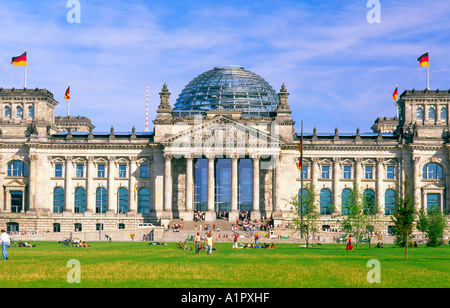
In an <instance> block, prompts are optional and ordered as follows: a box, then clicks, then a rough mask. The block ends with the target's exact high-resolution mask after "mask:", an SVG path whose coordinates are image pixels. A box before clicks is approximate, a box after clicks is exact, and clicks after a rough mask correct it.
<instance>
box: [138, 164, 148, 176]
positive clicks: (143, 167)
mask: <svg viewBox="0 0 450 308" xmlns="http://www.w3.org/2000/svg"><path fill="white" fill-rule="evenodd" d="M139 173H140V174H139V176H140V177H141V178H148V165H141V166H140V167H139Z"/></svg>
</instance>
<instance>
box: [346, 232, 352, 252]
mask: <svg viewBox="0 0 450 308" xmlns="http://www.w3.org/2000/svg"><path fill="white" fill-rule="evenodd" d="M349 250H351V251H353V244H352V236H351V235H350V236H349V237H348V240H347V251H349Z"/></svg>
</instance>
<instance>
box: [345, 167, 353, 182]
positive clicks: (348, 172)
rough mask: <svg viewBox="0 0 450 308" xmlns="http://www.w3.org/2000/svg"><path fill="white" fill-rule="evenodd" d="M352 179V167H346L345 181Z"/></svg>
mask: <svg viewBox="0 0 450 308" xmlns="http://www.w3.org/2000/svg"><path fill="white" fill-rule="evenodd" d="M351 178H352V166H344V179H351Z"/></svg>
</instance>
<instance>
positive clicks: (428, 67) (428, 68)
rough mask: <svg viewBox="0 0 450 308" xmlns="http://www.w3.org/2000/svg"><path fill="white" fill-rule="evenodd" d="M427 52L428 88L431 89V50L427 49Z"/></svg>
mask: <svg viewBox="0 0 450 308" xmlns="http://www.w3.org/2000/svg"><path fill="white" fill-rule="evenodd" d="M427 53H428V66H427V89H428V90H430V54H429V50H427Z"/></svg>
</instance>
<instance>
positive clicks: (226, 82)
mask: <svg viewBox="0 0 450 308" xmlns="http://www.w3.org/2000/svg"><path fill="white" fill-rule="evenodd" d="M278 105H279V99H278V95H277V93H276V92H275V91H274V89H273V88H272V87H271V86H270V85H269V83H267V82H266V81H265V80H264V79H263V78H261V77H260V76H258V75H257V74H255V73H252V72H250V71H247V70H245V69H244V68H243V67H240V66H221V67H215V68H214V69H212V70H209V71H207V72H205V73H203V74H201V75H199V76H197V77H196V78H194V79H193V80H192V81H191V82H190V83H189V84H188V85H187V86H186V87H185V88H184V89H183V91H182V92H181V94H180V96H179V97H178V99H177V102H176V103H175V106H174V108H173V110H174V111H186V110H202V111H207V110H214V109H223V110H243V111H245V110H248V111H275V110H276V108H277V107H278Z"/></svg>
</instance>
